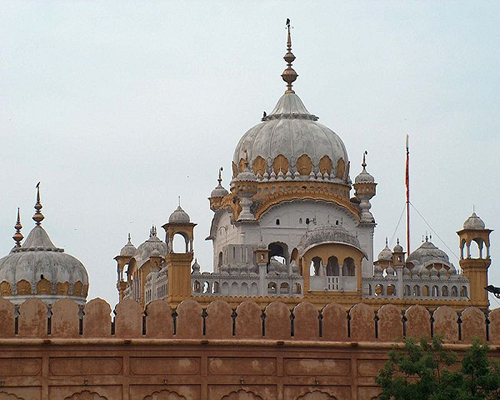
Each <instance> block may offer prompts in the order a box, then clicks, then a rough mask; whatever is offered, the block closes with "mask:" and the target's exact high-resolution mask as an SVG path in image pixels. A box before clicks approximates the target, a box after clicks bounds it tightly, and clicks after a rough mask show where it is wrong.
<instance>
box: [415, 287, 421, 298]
mask: <svg viewBox="0 0 500 400" xmlns="http://www.w3.org/2000/svg"><path fill="white" fill-rule="evenodd" d="M413 296H415V297H420V286H418V285H415V286H413Z"/></svg>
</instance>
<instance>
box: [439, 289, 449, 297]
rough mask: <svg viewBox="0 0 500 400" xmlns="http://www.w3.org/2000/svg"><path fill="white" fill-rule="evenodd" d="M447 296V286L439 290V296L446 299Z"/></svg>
mask: <svg viewBox="0 0 500 400" xmlns="http://www.w3.org/2000/svg"><path fill="white" fill-rule="evenodd" d="M449 295H450V294H449V292H448V286H443V289H441V296H443V297H448V296H449Z"/></svg>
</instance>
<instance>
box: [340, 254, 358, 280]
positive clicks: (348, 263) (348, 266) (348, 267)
mask: <svg viewBox="0 0 500 400" xmlns="http://www.w3.org/2000/svg"><path fill="white" fill-rule="evenodd" d="M342 275H343V276H355V275H356V266H355V265H354V260H353V259H352V258H351V257H347V258H346V259H345V260H344V265H343V266H342Z"/></svg>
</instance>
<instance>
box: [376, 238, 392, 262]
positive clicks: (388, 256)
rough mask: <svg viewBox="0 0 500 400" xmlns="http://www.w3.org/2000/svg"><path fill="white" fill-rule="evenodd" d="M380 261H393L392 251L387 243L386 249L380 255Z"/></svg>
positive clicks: (378, 258)
mask: <svg viewBox="0 0 500 400" xmlns="http://www.w3.org/2000/svg"><path fill="white" fill-rule="evenodd" d="M377 260H378V261H392V251H391V249H390V248H389V246H388V245H387V242H386V243H385V247H384V248H383V249H382V251H381V252H380V253H378V257H377Z"/></svg>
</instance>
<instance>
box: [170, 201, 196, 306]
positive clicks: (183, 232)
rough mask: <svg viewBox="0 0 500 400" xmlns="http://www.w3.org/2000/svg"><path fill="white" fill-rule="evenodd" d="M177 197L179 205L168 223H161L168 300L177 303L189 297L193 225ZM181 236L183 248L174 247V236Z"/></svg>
mask: <svg viewBox="0 0 500 400" xmlns="http://www.w3.org/2000/svg"><path fill="white" fill-rule="evenodd" d="M195 226H196V224H193V223H192V222H191V220H190V218H189V215H188V213H187V212H185V211H184V210H183V209H182V207H181V205H180V199H179V206H178V207H177V209H176V210H175V211H174V212H173V213H172V214H171V215H170V217H169V219H168V223H166V224H165V225H163V229H165V232H166V239H165V242H166V243H167V249H168V252H167V255H166V257H165V263H166V264H167V268H168V300H169V302H170V303H171V304H174V305H177V304H179V303H180V302H181V301H182V300H184V299H187V298H189V297H191V293H192V291H191V262H192V261H193V241H194V227H195ZM176 235H180V236H182V238H183V239H184V243H185V248H183V249H174V237H175V236H176Z"/></svg>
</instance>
